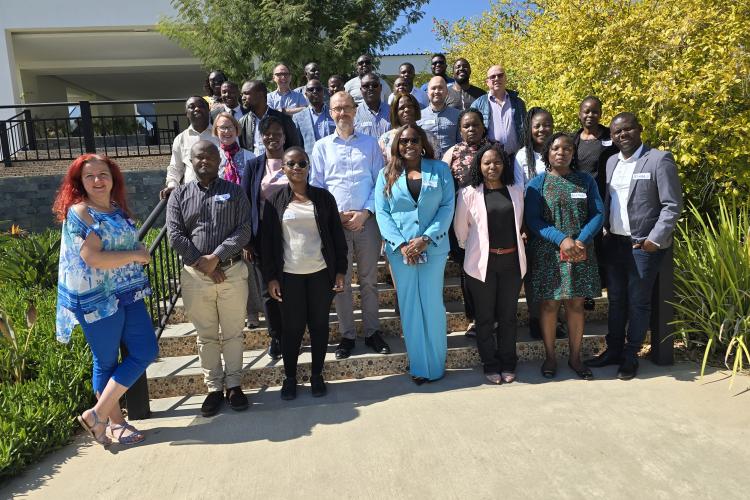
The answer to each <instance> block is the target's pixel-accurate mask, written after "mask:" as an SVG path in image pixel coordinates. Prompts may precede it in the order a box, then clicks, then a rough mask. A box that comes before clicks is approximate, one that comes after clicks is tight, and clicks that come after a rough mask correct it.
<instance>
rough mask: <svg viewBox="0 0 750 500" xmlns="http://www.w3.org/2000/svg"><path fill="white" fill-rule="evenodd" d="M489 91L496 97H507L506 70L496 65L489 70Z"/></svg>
mask: <svg viewBox="0 0 750 500" xmlns="http://www.w3.org/2000/svg"><path fill="white" fill-rule="evenodd" d="M485 81H486V82H487V90H488V92H489V93H490V94H492V95H493V96H495V97H499V98H502V97H504V96H505V68H503V67H502V66H501V65H499V64H496V65H495V66H490V69H488V70H487V80H485Z"/></svg>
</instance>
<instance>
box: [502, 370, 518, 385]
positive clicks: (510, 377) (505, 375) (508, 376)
mask: <svg viewBox="0 0 750 500" xmlns="http://www.w3.org/2000/svg"><path fill="white" fill-rule="evenodd" d="M500 376H501V377H502V379H503V383H504V384H511V383H513V381H514V380H516V374H515V373H514V372H502V373H501V374H500Z"/></svg>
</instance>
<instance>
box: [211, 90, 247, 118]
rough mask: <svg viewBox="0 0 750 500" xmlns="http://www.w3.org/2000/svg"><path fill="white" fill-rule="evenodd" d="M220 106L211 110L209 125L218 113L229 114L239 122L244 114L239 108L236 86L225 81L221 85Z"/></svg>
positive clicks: (238, 95) (240, 107) (238, 93)
mask: <svg viewBox="0 0 750 500" xmlns="http://www.w3.org/2000/svg"><path fill="white" fill-rule="evenodd" d="M221 102H223V103H224V104H222V105H221V106H216V107H214V109H212V110H211V123H213V122H214V120H215V119H216V117H217V116H218V114H219V113H229V114H230V115H232V116H234V118H235V120H239V119H240V118H242V116H243V115H244V114H245V111H243V109H242V106H240V89H239V87H237V84H236V83H234V82H232V81H229V80H227V81H226V82H224V83H222V84H221Z"/></svg>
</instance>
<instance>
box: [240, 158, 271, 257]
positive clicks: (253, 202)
mask: <svg viewBox="0 0 750 500" xmlns="http://www.w3.org/2000/svg"><path fill="white" fill-rule="evenodd" d="M265 171H266V153H262V154H261V155H260V156H256V157H255V158H253V159H252V160H250V161H248V162H247V165H246V166H245V174H244V175H243V176H242V184H241V185H242V190H243V191H245V194H246V195H247V199H248V200H250V222H251V223H252V227H253V239H252V240H251V243H252V244H253V246H254V247H255V248H256V251H259V250H260V248H259V247H257V246H256V245H257V244H258V242H256V241H255V240H256V238H257V236H258V233H259V232H260V181H262V180H263V175H264V174H265Z"/></svg>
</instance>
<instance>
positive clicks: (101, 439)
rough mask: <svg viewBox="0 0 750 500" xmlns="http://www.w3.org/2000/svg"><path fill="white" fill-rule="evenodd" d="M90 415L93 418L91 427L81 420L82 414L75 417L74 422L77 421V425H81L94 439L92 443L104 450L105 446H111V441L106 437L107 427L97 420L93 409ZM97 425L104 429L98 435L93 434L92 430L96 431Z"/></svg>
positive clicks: (97, 417)
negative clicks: (94, 442) (97, 444)
mask: <svg viewBox="0 0 750 500" xmlns="http://www.w3.org/2000/svg"><path fill="white" fill-rule="evenodd" d="M91 414H92V415H93V416H94V423H93V424H92V425H89V423H88V422H86V419H85V418H83V414H80V415H78V416H77V417H76V420H78V423H79V424H81V427H83V428H84V429H85V430H86V432H88V433H89V434H91V437H92V438H94V441H96V442H97V443H99V444H100V445H102V446H104V447H105V448H106V447H107V446H109V445H111V444H112V440H111V439H109V437H108V436H107V425H106V424H105V423H104V422H102V421H101V420H99V415H97V414H96V410H94V409H93V408H92V409H91ZM98 425H101V426H102V427H104V429H103V430H102V432H100V433H99V434H97V433H96V432H94V429H96V426H98Z"/></svg>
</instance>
